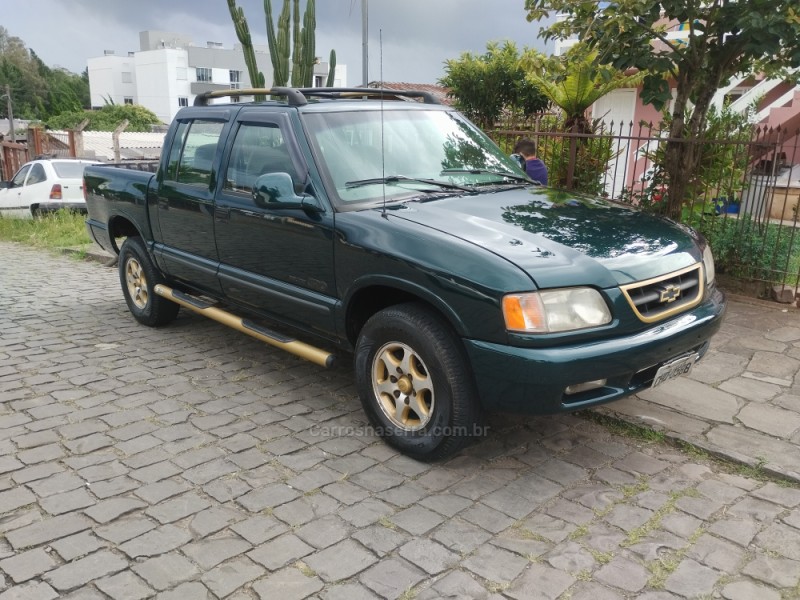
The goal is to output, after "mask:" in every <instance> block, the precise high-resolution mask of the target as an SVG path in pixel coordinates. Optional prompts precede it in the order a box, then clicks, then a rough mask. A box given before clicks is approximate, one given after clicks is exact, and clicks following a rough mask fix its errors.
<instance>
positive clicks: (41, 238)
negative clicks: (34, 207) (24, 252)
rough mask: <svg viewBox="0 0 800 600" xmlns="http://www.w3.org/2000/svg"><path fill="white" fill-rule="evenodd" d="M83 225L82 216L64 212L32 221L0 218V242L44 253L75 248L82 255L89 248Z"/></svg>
mask: <svg viewBox="0 0 800 600" xmlns="http://www.w3.org/2000/svg"><path fill="white" fill-rule="evenodd" d="M85 221H86V215H82V214H79V213H75V212H71V211H67V210H60V211H58V212H57V213H54V214H51V215H44V216H41V217H35V218H33V219H11V218H8V217H0V240H3V241H7V242H19V243H21V244H25V245H27V246H33V247H34V248H45V249H48V250H58V249H60V248H76V247H77V248H82V249H83V250H84V251H85V249H86V248H88V247H89V246H91V244H92V240H91V239H90V238H89V234H88V232H87V231H86V222H85Z"/></svg>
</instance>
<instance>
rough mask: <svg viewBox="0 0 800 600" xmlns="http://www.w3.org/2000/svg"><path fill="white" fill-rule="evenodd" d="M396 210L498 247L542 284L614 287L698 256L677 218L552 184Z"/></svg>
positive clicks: (497, 251) (400, 215) (692, 238)
mask: <svg viewBox="0 0 800 600" xmlns="http://www.w3.org/2000/svg"><path fill="white" fill-rule="evenodd" d="M390 214H393V215H395V216H397V217H398V218H402V219H405V220H407V221H411V222H414V223H417V224H419V225H421V226H425V227H430V228H433V229H436V230H438V231H440V232H443V233H446V234H449V235H452V236H454V237H457V238H460V239H462V240H465V241H468V242H471V243H473V244H475V245H476V246H480V247H482V248H484V249H486V250H487V251H489V252H493V253H495V254H498V255H500V256H502V257H504V258H505V259H507V260H508V261H510V262H512V263H513V264H515V265H517V266H518V267H519V268H521V269H522V270H524V271H525V272H526V273H528V275H529V276H530V277H531V279H533V281H534V283H535V284H536V286H537V287H539V288H552V287H567V286H573V285H585V284H587V283H592V284H593V285H596V286H598V287H615V286H618V285H625V284H628V283H633V282H635V281H642V280H645V279H650V278H652V277H657V276H659V275H663V274H665V273H670V272H672V271H676V270H678V269H682V268H684V267H688V266H690V265H692V264H695V263H697V262H698V261H700V260H701V259H702V254H701V251H700V249H699V246H698V243H697V237H696V234H694V232H692V231H691V230H690V229H689V228H686V227H684V226H682V225H679V224H677V223H675V222H673V221H670V220H667V219H664V218H660V217H655V216H652V215H647V214H645V213H642V212H639V211H636V210H633V209H631V208H630V207H625V206H623V205H619V204H615V203H612V202H608V201H605V200H601V199H595V198H587V197H583V196H579V195H575V194H571V193H568V192H562V191H558V190H552V189H548V188H513V189H505V190H503V191H497V192H494V193H491V192H489V193H483V194H477V195H468V196H457V197H448V198H440V199H436V200H430V201H426V200H424V199H423V200H422V201H419V202H412V203H407V204H404V205H402V206H400V207H397V208H394V209H392V210H391V211H390Z"/></svg>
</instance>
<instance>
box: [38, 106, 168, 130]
mask: <svg viewBox="0 0 800 600" xmlns="http://www.w3.org/2000/svg"><path fill="white" fill-rule="evenodd" d="M84 119H89V125H87V127H86V131H114V129H116V128H117V126H118V125H119V124H120V123H122V121H125V120H127V121H128V127H127V128H126V131H150V126H151V125H157V124H159V123H161V120H160V119H159V118H158V117H157V116H156V115H155V114H154V113H153V112H151V111H150V110H148V109H146V108H145V107H144V106H140V105H138V104H107V105H105V106H104V107H103V108H101V109H99V110H80V111H74V112H67V113H62V114H60V115H58V116H56V117H53V118H51V119H48V120H47V122H46V125H47V127H48V128H49V129H74V128H75V127H77V126H78V124H79V123H80V122H81V121H83V120H84Z"/></svg>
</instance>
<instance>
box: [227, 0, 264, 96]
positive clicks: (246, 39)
mask: <svg viewBox="0 0 800 600" xmlns="http://www.w3.org/2000/svg"><path fill="white" fill-rule="evenodd" d="M228 10H230V13H231V19H232V20H233V27H234V29H235V30H236V37H237V38H239V43H241V44H242V50H243V51H244V62H245V64H246V65H247V73H248V75H249V76H250V84H251V85H252V86H253V87H255V88H263V87H264V74H263V73H262V72H261V71H259V70H258V64H257V63H256V53H255V51H254V50H253V40H252V39H251V37H250V27H248V25H247V19H246V18H245V16H244V11H243V10H242V9H241V8H238V7H237V6H236V0H228ZM256 100H264V97H263V96H257V97H256Z"/></svg>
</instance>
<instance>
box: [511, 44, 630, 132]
mask: <svg viewBox="0 0 800 600" xmlns="http://www.w3.org/2000/svg"><path fill="white" fill-rule="evenodd" d="M522 65H523V67H524V68H525V70H526V77H527V79H528V80H529V81H530V82H531V83H533V84H534V85H536V86H537V87H538V88H539V89H540V90H541V92H542V94H544V95H545V96H546V97H547V98H548V99H549V100H550V101H551V102H552V103H553V104H555V105H556V106H558V107H559V108H560V109H561V110H562V111H564V117H565V121H564V131H572V132H575V133H584V134H586V133H592V132H593V127H592V124H591V123H590V122H589V120H588V119H587V118H586V111H587V109H588V108H589V107H590V106H591V105H592V104H594V103H595V101H596V100H598V99H599V98H602V97H603V96H605V95H606V94H608V93H609V92H611V91H613V90H615V89H618V88H623V87H635V86H638V85H639V84H640V83H641V82H642V80H643V79H644V75H645V74H644V73H641V72H640V73H635V74H632V75H630V74H628V75H626V74H625V73H622V72H620V71H619V70H618V69H616V68H615V67H613V66H611V65H603V64H598V62H597V52H595V51H591V50H588V49H587V48H586V47H585V46H584V44H582V43H580V42H579V43H577V44H575V45H574V46H572V47H571V48H570V49H569V50H568V51H567V53H566V54H564V55H563V56H553V57H549V58H548V57H546V56H544V55H543V54H541V53H539V52H536V51H535V50H529V51H528V52H526V53H525V54H524V55H523V57H522Z"/></svg>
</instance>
